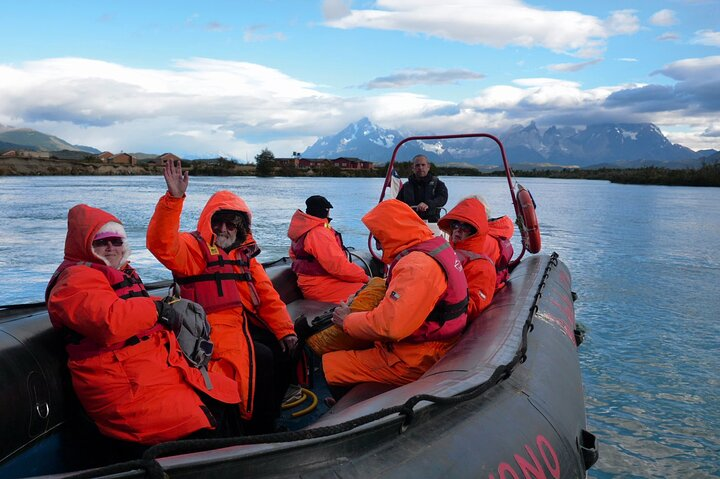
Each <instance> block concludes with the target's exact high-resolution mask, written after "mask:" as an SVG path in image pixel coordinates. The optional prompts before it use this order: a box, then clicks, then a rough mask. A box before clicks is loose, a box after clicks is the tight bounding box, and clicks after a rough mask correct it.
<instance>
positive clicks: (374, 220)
mask: <svg viewBox="0 0 720 479" xmlns="http://www.w3.org/2000/svg"><path fill="white" fill-rule="evenodd" d="M362 222H363V223H365V226H367V229H369V230H370V233H372V235H373V236H374V237H375V238H377V240H378V241H380V245H381V246H382V248H383V250H382V251H383V256H382V260H383V263H386V264H390V263H392V262H393V260H394V259H395V257H396V256H397V255H398V254H400V253H401V252H402V251H404V250H406V249H408V248H410V247H412V246H415V245H416V244H418V243H420V242H423V241H427V240H429V239H432V238H433V237H434V235H433V232H432V231H431V230H430V228H428V226H427V224H425V222H424V221H423V220H421V219H420V217H419V216H418V215H417V213H415V212H414V211H413V210H412V209H411V208H410V207H409V206H408V205H406V204H405V203H403V202H402V201H400V200H394V199H393V200H386V201H383V202H381V203H380V204H378V205H377V206H376V207H374V208H373V209H371V210H370V211H369V212H368V213H367V214H366V215H365V216H363V217H362Z"/></svg>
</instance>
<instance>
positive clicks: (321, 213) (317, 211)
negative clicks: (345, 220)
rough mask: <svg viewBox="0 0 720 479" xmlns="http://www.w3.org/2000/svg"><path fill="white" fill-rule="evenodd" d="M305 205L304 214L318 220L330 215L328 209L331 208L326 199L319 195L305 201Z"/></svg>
mask: <svg viewBox="0 0 720 479" xmlns="http://www.w3.org/2000/svg"><path fill="white" fill-rule="evenodd" d="M305 205H306V206H307V209H306V210H305V213H307V214H309V215H312V216H316V217H318V218H327V217H328V215H329V214H330V208H332V207H333V205H332V204H330V202H329V201H328V200H327V198H325V197H324V196H320V195H313V196H311V197H310V198H308V199H306V200H305Z"/></svg>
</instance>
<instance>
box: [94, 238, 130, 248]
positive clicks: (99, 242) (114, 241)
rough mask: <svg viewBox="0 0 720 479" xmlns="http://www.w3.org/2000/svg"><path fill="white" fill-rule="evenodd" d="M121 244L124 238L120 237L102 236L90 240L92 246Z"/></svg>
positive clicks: (123, 242) (100, 246)
mask: <svg viewBox="0 0 720 479" xmlns="http://www.w3.org/2000/svg"><path fill="white" fill-rule="evenodd" d="M123 244H125V240H124V239H122V238H103V239H99V240H94V241H93V242H92V245H93V248H102V247H104V246H108V245H113V246H122V245H123Z"/></svg>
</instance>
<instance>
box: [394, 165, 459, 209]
mask: <svg viewBox="0 0 720 479" xmlns="http://www.w3.org/2000/svg"><path fill="white" fill-rule="evenodd" d="M397 199H398V200H400V201H402V202H404V203H407V204H408V205H409V206H410V207H411V208H412V209H413V210H415V212H416V213H417V214H418V216H420V218H422V219H424V220H426V221H427V222H429V223H437V221H438V219H439V218H440V208H442V207H443V206H445V203H447V199H448V191H447V187H446V186H445V183H443V182H442V181H440V180H439V179H438V178H436V177H434V176H433V175H432V173H430V163H429V162H428V159H427V157H426V156H425V155H415V157H413V173H412V174H411V175H410V177H409V178H408V181H407V182H406V183H405V184H403V185H402V187H401V188H400V191H399V192H398V195H397Z"/></svg>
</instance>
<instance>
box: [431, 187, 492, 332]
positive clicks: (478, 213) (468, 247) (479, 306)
mask: <svg viewBox="0 0 720 479" xmlns="http://www.w3.org/2000/svg"><path fill="white" fill-rule="evenodd" d="M453 220H454V221H460V222H463V223H467V224H470V225H472V226H473V227H474V228H475V229H476V230H477V233H475V234H474V235H472V236H468V237H467V238H465V239H464V240H462V241H458V242H457V243H453V242H452V241H451V242H450V244H452V246H453V248H455V250H456V251H457V250H464V251H469V252H471V253H475V254H482V255H484V256H487V257H488V259H492V258H491V257H490V255H489V254H487V253H485V252H484V250H485V244H486V240H487V233H488V220H487V213H486V212H485V206H483V204H482V203H481V202H480V201H479V200H478V199H477V198H472V197H471V198H465V199H464V200H462V201H460V203H458V204H457V206H455V208H453V209H452V210H450V212H448V214H446V215H445V216H443V217H442V218H440V220H439V221H438V226H439V227H440V229H441V230H443V231H444V232H445V233H447V234H449V235H450V239H452V229H451V228H450V222H451V221H453ZM493 243H495V244H496V246H497V241H495V240H493ZM458 256H460V257H463V256H464V255H463V254H462V253H459V254H458ZM463 270H464V271H465V277H466V278H467V282H468V290H469V292H470V304H468V321H472V320H473V319H475V318H476V317H477V315H478V314H480V312H481V311H482V310H483V309H485V308H486V307H487V305H488V304H490V301H492V299H493V296H494V295H495V281H496V273H495V264H494V261H493V262H491V261H488V260H487V259H483V258H478V259H475V260H470V261H467V262H464V263H463Z"/></svg>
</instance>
